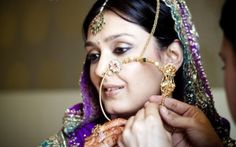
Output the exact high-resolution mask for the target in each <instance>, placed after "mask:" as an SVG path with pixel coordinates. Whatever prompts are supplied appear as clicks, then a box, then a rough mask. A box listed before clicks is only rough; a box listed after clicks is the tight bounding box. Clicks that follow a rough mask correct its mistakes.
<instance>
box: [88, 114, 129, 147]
mask: <svg viewBox="0 0 236 147" xmlns="http://www.w3.org/2000/svg"><path fill="white" fill-rule="evenodd" d="M126 121H127V120H125V119H121V118H117V119H114V120H111V121H109V122H106V123H104V124H103V125H98V126H96V128H95V129H94V130H93V133H92V134H91V135H90V136H89V137H87V138H86V139H85V144H84V147H113V146H117V142H118V138H119V137H120V135H121V133H122V132H123V130H124V126H125V123H126Z"/></svg>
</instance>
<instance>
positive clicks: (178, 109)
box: [149, 96, 198, 115]
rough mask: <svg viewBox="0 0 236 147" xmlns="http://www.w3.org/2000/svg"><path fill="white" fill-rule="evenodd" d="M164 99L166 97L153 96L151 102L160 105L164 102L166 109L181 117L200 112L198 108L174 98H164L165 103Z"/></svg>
mask: <svg viewBox="0 0 236 147" xmlns="http://www.w3.org/2000/svg"><path fill="white" fill-rule="evenodd" d="M163 98H164V97H162V96H151V97H150V98H149V100H150V101H151V102H157V103H159V104H161V102H164V106H165V107H167V108H168V109H170V110H172V111H174V112H175V113H177V114H179V115H183V114H184V113H186V112H193V111H198V109H197V107H194V106H192V105H189V104H187V103H185V102H181V101H178V100H176V99H174V98H164V99H165V100H164V101H163Z"/></svg>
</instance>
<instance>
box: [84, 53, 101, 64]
mask: <svg viewBox="0 0 236 147" xmlns="http://www.w3.org/2000/svg"><path fill="white" fill-rule="evenodd" d="M99 58H100V54H99V53H90V54H88V55H87V60H88V61H90V63H96V62H97V61H98V60H99Z"/></svg>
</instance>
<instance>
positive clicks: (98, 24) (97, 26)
mask: <svg viewBox="0 0 236 147" xmlns="http://www.w3.org/2000/svg"><path fill="white" fill-rule="evenodd" d="M107 1H108V0H106V1H105V2H104V3H103V5H102V7H101V8H100V10H99V13H98V14H97V15H96V16H95V18H94V19H93V21H92V22H91V24H90V30H91V33H92V34H93V35H96V34H97V33H98V32H100V31H101V30H102V29H103V26H104V25H105V24H106V23H105V19H104V14H103V10H104V7H105V5H106V4H107Z"/></svg>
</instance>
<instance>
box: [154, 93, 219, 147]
mask: <svg viewBox="0 0 236 147" xmlns="http://www.w3.org/2000/svg"><path fill="white" fill-rule="evenodd" d="M162 99H163V97H161V96H152V97H150V102H154V103H158V104H160V103H161V101H162ZM159 112H160V115H161V118H162V119H163V121H164V122H165V123H166V124H168V125H169V126H171V127H172V128H175V130H174V132H173V134H172V143H173V146H176V147H182V146H195V147H209V146H217V147H220V146H223V145H222V143H221V140H220V139H219V137H218V136H217V134H216V132H215V131H214V128H213V127H212V126H211V123H210V122H209V120H208V118H207V117H206V116H205V115H204V113H203V112H202V111H201V110H200V109H198V108H197V107H195V106H192V105H189V104H186V103H184V102H181V101H178V100H176V99H173V98H165V101H164V106H161V107H160V109H159Z"/></svg>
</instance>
